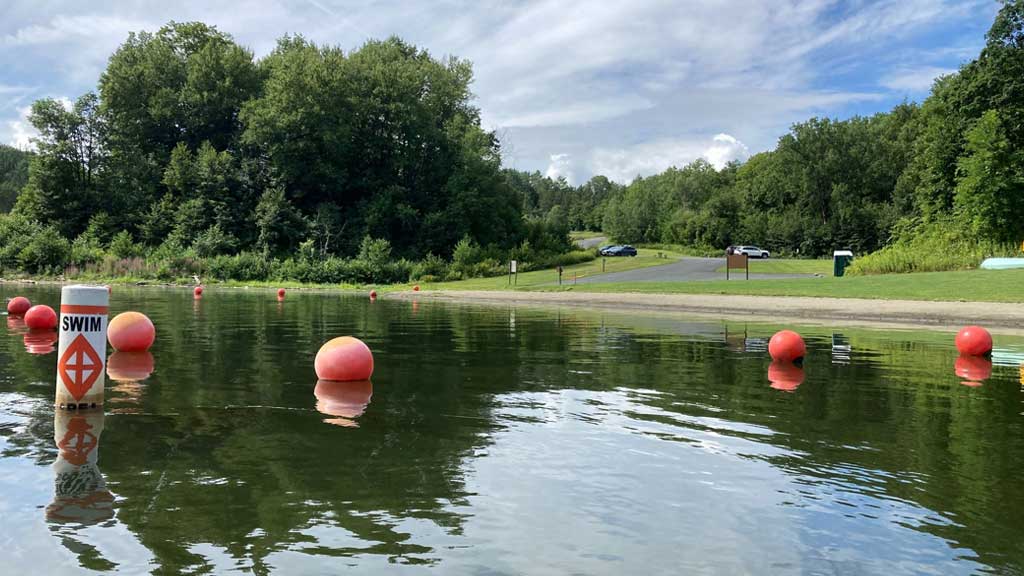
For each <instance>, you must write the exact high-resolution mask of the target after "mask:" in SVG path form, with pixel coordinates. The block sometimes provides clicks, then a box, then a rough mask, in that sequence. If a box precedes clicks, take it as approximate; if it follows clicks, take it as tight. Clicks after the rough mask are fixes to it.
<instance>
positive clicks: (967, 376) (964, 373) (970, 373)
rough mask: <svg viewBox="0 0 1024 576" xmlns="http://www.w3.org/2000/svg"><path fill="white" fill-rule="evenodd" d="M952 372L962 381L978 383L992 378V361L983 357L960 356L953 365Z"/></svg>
mask: <svg viewBox="0 0 1024 576" xmlns="http://www.w3.org/2000/svg"><path fill="white" fill-rule="evenodd" d="M953 371H954V372H956V375H957V376H959V377H961V378H963V379H964V380H968V381H970V382H975V383H980V382H981V381H982V380H988V379H989V378H991V377H992V361H991V360H989V359H988V358H985V357H984V356H960V357H958V358H957V359H956V362H955V363H954V364H953Z"/></svg>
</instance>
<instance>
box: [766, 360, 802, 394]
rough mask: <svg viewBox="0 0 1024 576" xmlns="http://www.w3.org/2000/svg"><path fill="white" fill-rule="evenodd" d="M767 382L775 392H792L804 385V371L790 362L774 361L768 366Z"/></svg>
mask: <svg viewBox="0 0 1024 576" xmlns="http://www.w3.org/2000/svg"><path fill="white" fill-rule="evenodd" d="M768 381H769V382H771V383H772V388H774V389H776V390H782V391H784V392H792V391H794V390H796V389H797V387H799V386H800V385H801V384H803V383H804V369H803V368H801V367H799V366H797V365H796V364H793V363H792V362H781V361H779V360H774V361H772V363H771V364H770V365H769V366H768Z"/></svg>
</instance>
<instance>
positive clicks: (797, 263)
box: [715, 259, 832, 276]
mask: <svg viewBox="0 0 1024 576" xmlns="http://www.w3.org/2000/svg"><path fill="white" fill-rule="evenodd" d="M715 272H721V273H722V274H725V266H722V267H720V268H719V269H718V270H715ZM737 272H740V273H742V270H737ZM750 273H751V274H821V275H822V276H831V275H832V261H831V260H784V259H768V260H751V261H750Z"/></svg>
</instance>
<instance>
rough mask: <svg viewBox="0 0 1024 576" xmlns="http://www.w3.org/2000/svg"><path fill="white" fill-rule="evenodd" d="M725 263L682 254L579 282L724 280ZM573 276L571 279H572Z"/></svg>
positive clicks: (733, 276) (738, 274)
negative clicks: (660, 262) (661, 262)
mask: <svg viewBox="0 0 1024 576" xmlns="http://www.w3.org/2000/svg"><path fill="white" fill-rule="evenodd" d="M724 265H725V258H683V259H681V260H677V261H675V262H670V263H668V264H665V265H664V266H651V267H648V268H638V269H636V270H627V271H625V272H611V273H608V274H599V275H596V276H588V277H585V278H580V279H578V280H577V281H576V282H577V283H578V284H592V283H607V282H684V281H689V280H725V273H724V272H715V270H717V269H718V268H719V267H721V266H724ZM812 276H814V275H813V274H751V275H750V279H751V280H754V279H773V278H774V279H777V278H808V277H812ZM729 279H730V280H744V279H745V276H744V275H743V271H742V270H733V271H731V272H730V273H729ZM571 281H572V280H571V279H570V282H571Z"/></svg>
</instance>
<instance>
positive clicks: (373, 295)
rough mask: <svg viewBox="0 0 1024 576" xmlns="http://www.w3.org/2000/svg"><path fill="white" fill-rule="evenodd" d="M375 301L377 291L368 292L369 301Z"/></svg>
mask: <svg viewBox="0 0 1024 576" xmlns="http://www.w3.org/2000/svg"><path fill="white" fill-rule="evenodd" d="M376 299H377V291H376V290H370V300H376Z"/></svg>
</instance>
